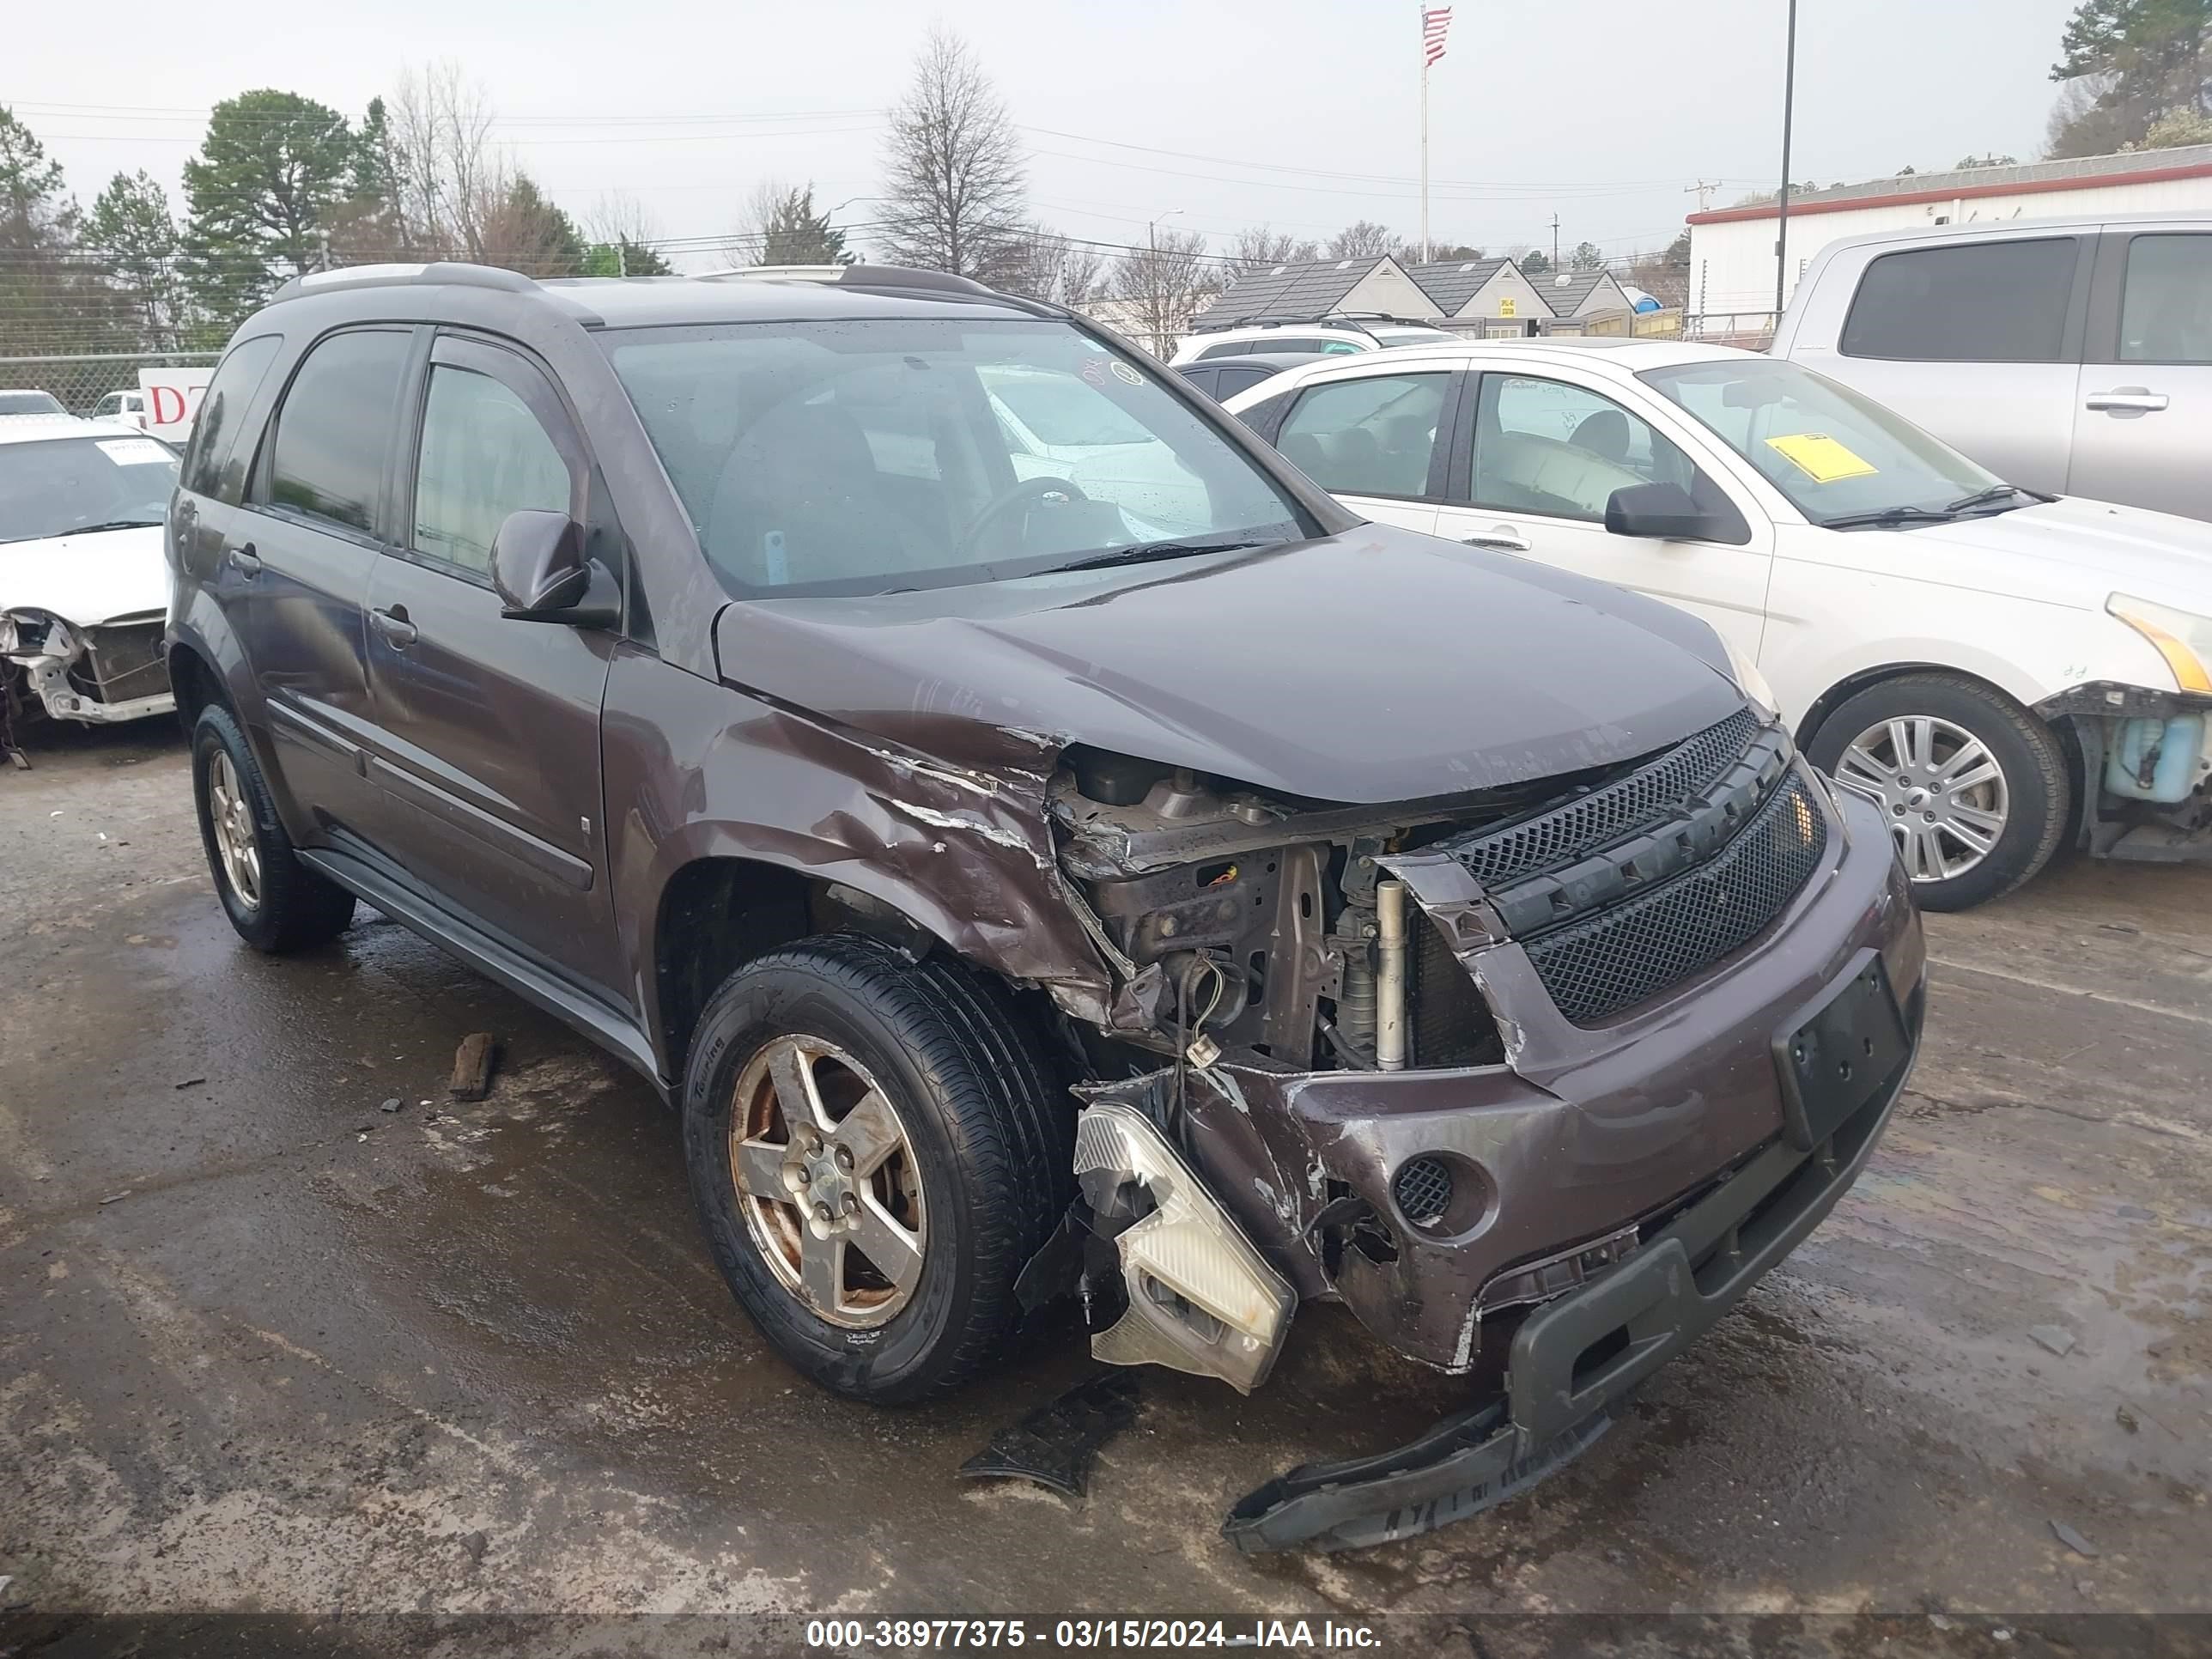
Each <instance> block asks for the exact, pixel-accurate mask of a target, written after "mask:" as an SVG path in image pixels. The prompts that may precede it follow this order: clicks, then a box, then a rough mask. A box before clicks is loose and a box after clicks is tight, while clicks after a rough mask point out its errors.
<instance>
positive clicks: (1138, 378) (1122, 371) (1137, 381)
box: [1114, 357, 1145, 386]
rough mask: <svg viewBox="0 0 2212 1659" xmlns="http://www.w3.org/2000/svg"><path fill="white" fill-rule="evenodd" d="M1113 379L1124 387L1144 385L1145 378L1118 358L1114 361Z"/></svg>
mask: <svg viewBox="0 0 2212 1659" xmlns="http://www.w3.org/2000/svg"><path fill="white" fill-rule="evenodd" d="M1114 378H1115V380H1119V381H1121V384H1122V385H1124V386H1142V385H1144V383H1145V377H1144V376H1143V375H1141V374H1138V373H1137V371H1136V370H1135V369H1133V368H1130V367H1129V366H1128V364H1127V363H1125V362H1122V361H1121V359H1120V358H1119V357H1116V358H1115V360H1114Z"/></svg>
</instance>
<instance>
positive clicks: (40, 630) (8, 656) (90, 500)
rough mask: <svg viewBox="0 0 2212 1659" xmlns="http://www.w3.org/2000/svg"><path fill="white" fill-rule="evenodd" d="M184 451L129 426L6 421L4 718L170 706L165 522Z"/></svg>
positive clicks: (1, 593)
mask: <svg viewBox="0 0 2212 1659" xmlns="http://www.w3.org/2000/svg"><path fill="white" fill-rule="evenodd" d="M176 483H177V452H176V451H175V450H173V449H172V448H170V447H169V446H168V445H167V444H165V443H163V442H161V441H160V440H159V439H158V438H149V437H147V436H146V435H144V434H143V433H140V432H136V431H133V430H132V429H131V428H129V427H126V426H119V425H113V424H105V423H95V422H89V421H74V420H73V421H68V422H34V421H27V420H25V421H12V422H0V716H12V715H14V714H17V713H27V712H30V711H32V710H34V709H39V708H43V709H44V711H45V712H46V714H49V715H51V716H52V717H53V718H54V719H56V720H81V721H88V722H105V721H109V720H137V719H140V718H142V717H143V716H145V715H149V714H167V713H168V712H169V711H170V710H171V709H172V708H175V706H176V702H175V699H174V698H173V696H171V695H170V691H169V671H168V666H167V662H166V660H165V659H164V658H163V655H162V646H161V630H162V627H163V624H164V623H165V621H166V619H167V612H168V606H169V568H168V565H167V561H166V560H165V558H164V556H163V555H162V550H161V521H162V519H163V517H164V515H165V514H166V513H167V512H168V507H169V496H170V494H171V492H172V491H173V490H174V489H175V488H176Z"/></svg>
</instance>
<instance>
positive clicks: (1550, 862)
mask: <svg viewBox="0 0 2212 1659" xmlns="http://www.w3.org/2000/svg"><path fill="white" fill-rule="evenodd" d="M1758 732H1759V717H1758V716H1757V715H1756V714H1753V713H1752V711H1751V710H1750V709H1748V708H1740V709H1738V710H1737V711H1736V712H1735V714H1731V715H1729V717H1728V718H1727V719H1726V720H1723V721H1722V722H1721V723H1720V724H1719V725H1717V726H1707V727H1706V728H1705V730H1704V731H1702V732H1699V733H1698V734H1697V735H1696V736H1695V737H1692V738H1687V739H1686V740H1685V741H1683V742H1681V743H1679V744H1676V745H1675V746H1674V748H1672V749H1670V750H1668V751H1667V752H1666V753H1665V754H1663V755H1662V756H1661V757H1659V758H1658V759H1657V760H1655V761H1653V762H1651V763H1650V764H1649V765H1646V766H1641V767H1638V769H1636V770H1635V771H1633V772H1631V773H1630V774H1629V775H1627V776H1626V777H1625V778H1616V779H1615V780H1613V782H1611V783H1608V784H1603V785H1601V786H1600V787H1597V788H1595V789H1593V790H1591V791H1590V792H1589V793H1588V794H1587V795H1583V796H1579V797H1577V799H1574V800H1571V801H1569V802H1568V803H1567V804H1566V805H1564V806H1555V807H1553V809H1552V810H1551V811H1548V812H1539V813H1538V814H1537V815H1536V816H1535V817H1532V818H1527V819H1524V820H1523V821H1522V822H1521V823H1516V824H1512V825H1510V826H1508V827H1507V828H1505V829H1493V830H1492V831H1490V832H1489V833H1488V834H1486V835H1483V836H1475V837H1474V838H1472V839H1470V840H1468V841H1463V842H1455V843H1453V844H1452V845H1451V848H1450V850H1451V854H1452V856H1453V857H1455V858H1456V859H1457V860H1459V861H1460V862H1461V863H1462V864H1463V865H1465V866H1467V868H1468V872H1470V873H1471V874H1473V876H1474V878H1475V879H1476V880H1477V881H1479V882H1480V883H1481V884H1483V885H1484V886H1485V887H1488V888H1491V889H1493V890H1495V889H1497V888H1499V887H1503V886H1505V885H1507V884H1510V883H1513V882H1516V881H1519V880H1521V879H1522V878H1524V877H1528V876H1533V875H1535V874H1538V873H1539V872H1542V871H1546V870H1550V869H1553V868H1555V867H1556V866H1559V865H1562V864H1568V863H1571V862H1572V861H1573V860H1576V859H1578V858H1581V857H1582V856H1583V854H1587V853H1592V852H1595V851H1596V850H1597V849H1598V848H1601V847H1603V846H1605V845H1607V843H1608V842H1614V841H1618V840H1619V839H1620V838H1621V837H1622V836H1626V835H1630V834H1632V833H1633V832H1634V831H1635V830H1637V829H1639V828H1641V827H1642V826H1643V825H1644V824H1645V823H1648V822H1650V820H1651V819H1652V818H1655V817H1659V816H1661V815H1662V814H1664V813H1667V812H1670V811H1674V810H1675V809H1676V808H1678V807H1680V805H1682V804H1683V803H1684V802H1685V801H1687V800H1688V799H1690V798H1691V797H1692V796H1693V795H1696V794H1697V793H1699V792H1700V791H1701V790H1703V789H1705V787H1707V786H1708V785H1710V784H1711V783H1712V782H1713V781H1714V780H1715V779H1717V778H1718V777H1719V776H1720V775H1722V774H1723V772H1725V771H1727V770H1728V769H1729V766H1731V765H1732V764H1734V763H1735V760H1736V759H1737V757H1739V756H1741V754H1742V753H1743V751H1744V750H1746V749H1747V748H1748V747H1749V746H1750V744H1751V740H1752V738H1753V737H1755V736H1757V735H1758Z"/></svg>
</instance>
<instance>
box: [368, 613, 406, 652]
mask: <svg viewBox="0 0 2212 1659" xmlns="http://www.w3.org/2000/svg"><path fill="white" fill-rule="evenodd" d="M368 623H369V626H370V627H372V628H374V629H375V630H376V631H377V632H378V633H379V634H381V635H383V636H384V638H385V641H386V643H387V644H389V645H390V646H391V647H392V649H393V650H395V651H404V650H405V649H406V648H407V647H409V646H410V645H412V644H414V643H415V624H414V623H411V622H410V621H408V620H407V607H406V606H405V605H393V606H392V608H391V609H390V610H389V611H370V612H369V613H368Z"/></svg>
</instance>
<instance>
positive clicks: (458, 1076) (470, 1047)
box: [446, 1031, 499, 1100]
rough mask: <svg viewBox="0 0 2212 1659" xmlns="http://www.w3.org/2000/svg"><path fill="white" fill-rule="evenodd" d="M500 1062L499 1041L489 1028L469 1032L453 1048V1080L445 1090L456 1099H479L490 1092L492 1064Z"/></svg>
mask: <svg viewBox="0 0 2212 1659" xmlns="http://www.w3.org/2000/svg"><path fill="white" fill-rule="evenodd" d="M498 1063H499V1043H498V1042H497V1041H496V1040H495V1038H494V1037H493V1036H492V1035H491V1033H490V1032H489V1031H471V1032H470V1033H469V1034H468V1036H465V1037H463V1038H462V1039H461V1046H460V1047H459V1048H456V1049H455V1050H453V1081H452V1082H450V1083H448V1084H447V1085H446V1092H447V1093H448V1094H450V1095H451V1096H453V1098H454V1099H456V1100H482V1099H483V1097H485V1096H486V1095H488V1094H489V1093H490V1092H491V1073H492V1067H493V1066H496V1065H497V1064H498Z"/></svg>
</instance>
